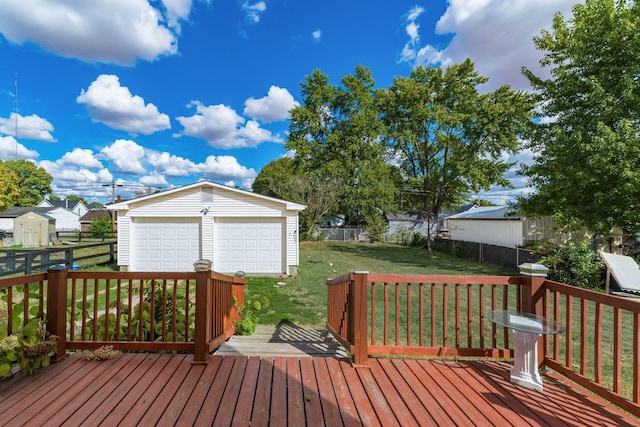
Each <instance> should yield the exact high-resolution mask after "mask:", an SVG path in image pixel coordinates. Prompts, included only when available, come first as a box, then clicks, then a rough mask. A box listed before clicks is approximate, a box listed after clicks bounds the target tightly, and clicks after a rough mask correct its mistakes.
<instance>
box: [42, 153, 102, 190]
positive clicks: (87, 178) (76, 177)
mask: <svg viewBox="0 0 640 427" xmlns="http://www.w3.org/2000/svg"><path fill="white" fill-rule="evenodd" d="M38 166H40V167H42V168H44V169H45V170H46V171H47V172H48V173H49V175H51V176H52V177H53V179H54V180H55V181H56V182H57V184H58V185H59V186H63V187H69V186H70V187H72V188H75V187H78V183H81V184H82V186H83V187H84V186H86V184H94V183H100V182H107V181H111V179H112V178H113V176H112V175H111V173H110V172H109V171H108V170H107V169H105V168H102V169H100V170H99V171H97V172H94V171H91V170H89V169H87V168H84V167H79V168H73V167H69V164H68V163H66V162H65V161H64V160H63V159H58V160H56V161H55V162H52V161H50V160H42V161H40V162H38ZM65 184H67V185H65Z"/></svg>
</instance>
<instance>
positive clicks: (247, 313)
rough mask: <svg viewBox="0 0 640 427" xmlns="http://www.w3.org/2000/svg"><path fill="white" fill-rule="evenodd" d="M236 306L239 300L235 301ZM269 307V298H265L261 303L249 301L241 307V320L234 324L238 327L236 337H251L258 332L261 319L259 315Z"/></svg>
mask: <svg viewBox="0 0 640 427" xmlns="http://www.w3.org/2000/svg"><path fill="white" fill-rule="evenodd" d="M233 303H234V305H235V304H237V300H236V299H235V297H234V299H233ZM267 307H269V298H267V297H264V298H262V300H261V301H258V300H253V301H251V300H247V301H246V302H245V304H244V305H243V306H242V307H240V320H237V321H235V322H234V325H235V327H236V335H251V334H253V333H254V332H255V331H256V325H257V324H258V321H259V320H260V318H259V317H258V313H260V311H262V310H263V309H265V308H267Z"/></svg>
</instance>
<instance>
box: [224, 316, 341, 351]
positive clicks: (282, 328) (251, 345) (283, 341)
mask: <svg viewBox="0 0 640 427" xmlns="http://www.w3.org/2000/svg"><path fill="white" fill-rule="evenodd" d="M215 354H217V355H223V356H296V357H299V356H308V357H348V354H347V352H346V350H345V349H344V348H343V347H342V346H341V345H340V344H339V343H338V342H337V341H336V340H335V339H334V338H333V337H332V336H331V334H329V333H328V332H327V331H325V330H318V329H308V328H304V327H300V326H298V325H296V324H293V323H289V322H281V323H279V324H278V325H276V326H268V325H258V326H257V327H256V332H255V333H254V334H253V335H250V336H239V335H234V336H232V337H231V338H230V339H229V340H228V341H226V342H225V343H224V344H222V345H221V346H220V348H218V350H217V351H216V352H215Z"/></svg>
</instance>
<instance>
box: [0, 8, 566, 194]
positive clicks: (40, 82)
mask: <svg viewBox="0 0 640 427" xmlns="http://www.w3.org/2000/svg"><path fill="white" fill-rule="evenodd" d="M574 2H575V1H573V0H569V1H566V0H535V1H534V0H448V1H446V0H428V1H427V0H423V1H422V2H415V1H405V0H394V1H388V0H387V1H383V0H369V1H356V0H353V1H344V0H323V1H315V0H309V1H294V0H263V1H260V0H258V1H256V0H248V1H244V0H240V1H236V0H209V1H204V0H90V1H88V0H48V1H44V2H43V1H41V0H2V1H0V159H2V160H13V159H16V158H18V159H29V160H32V161H34V162H35V163H36V164H38V166H41V167H43V168H45V169H46V170H47V171H48V172H49V173H50V174H51V175H52V176H53V178H54V181H53V190H54V191H53V193H54V194H55V195H58V196H61V197H65V196H67V195H70V194H77V195H81V196H84V197H85V198H86V199H87V200H89V201H99V202H101V203H105V202H110V201H111V196H112V193H111V183H112V182H115V183H117V184H118V185H119V187H117V190H116V194H117V195H121V196H122V197H124V198H128V197H131V196H132V195H133V193H134V192H135V191H142V190H144V189H148V188H154V189H155V188H157V189H167V188H171V187H173V186H177V185H184V184H189V183H192V182H195V181H197V180H199V179H201V178H206V179H210V180H212V181H215V182H219V183H222V184H226V185H234V186H240V187H242V188H250V186H251V183H252V182H253V180H254V179H255V177H256V175H257V174H258V173H259V172H260V169H261V168H262V167H263V166H264V165H266V164H267V163H269V162H270V161H272V160H275V159H277V158H280V157H282V156H285V155H287V152H286V150H285V148H284V141H285V140H286V138H287V130H288V125H289V122H288V110H289V109H290V108H292V107H293V106H295V105H296V104H297V103H298V102H300V100H301V97H300V82H302V81H303V80H304V78H305V76H306V75H308V74H310V73H311V72H312V71H313V70H314V69H320V70H322V71H323V72H324V73H325V74H328V75H329V76H330V77H331V82H332V83H334V84H339V80H340V78H342V77H343V76H344V75H346V74H349V73H352V72H353V71H354V69H355V67H356V65H358V64H362V65H365V66H367V67H369V68H370V69H371V70H372V73H373V77H374V79H375V80H376V82H377V84H378V86H379V87H386V86H388V85H389V84H390V83H391V82H392V80H393V77H394V76H407V75H409V73H410V72H411V69H412V68H413V67H415V66H417V65H422V66H429V65H445V66H446V65H447V64H451V63H458V62H461V61H463V60H464V59H465V58H467V57H469V58H471V59H472V60H473V61H474V62H475V64H476V68H477V70H478V71H479V72H480V73H481V74H483V75H485V76H487V77H489V78H490V81H489V83H487V84H486V85H485V88H486V89H487V90H490V89H494V88H496V87H498V86H499V85H502V84H511V85H512V86H513V87H514V88H517V89H524V90H526V89H528V85H527V82H526V80H525V79H524V78H523V77H522V75H521V73H520V69H521V67H522V66H527V67H529V68H532V69H537V68H538V67H537V63H538V60H539V59H540V56H541V54H540V53H539V52H537V51H535V49H534V47H533V43H532V37H533V36H534V35H539V34H540V31H541V30H542V29H543V28H549V27H550V24H551V19H552V16H553V14H554V13H555V12H558V11H560V12H561V13H563V14H564V15H565V16H570V11H571V6H572V5H573V3H574ZM16 76H17V84H16ZM16 88H17V91H16ZM16 92H17V97H16ZM16 100H17V103H16ZM16 106H17V108H16ZM16 111H17V127H16ZM16 128H17V138H16ZM530 158H531V153H526V152H523V153H520V155H519V156H518V157H517V160H520V161H527V160H528V159H530ZM508 177H509V178H512V180H513V182H514V184H515V185H516V189H515V190H510V191H505V190H503V189H499V188H496V189H492V191H491V192H490V193H489V194H483V195H481V196H483V197H484V198H487V199H489V200H491V201H494V202H497V203H499V202H502V201H505V200H507V199H509V198H512V197H513V196H514V195H517V194H521V193H522V192H526V191H528V190H527V188H526V182H524V181H523V180H522V179H521V178H518V177H515V173H514V171H511V172H509V175H508ZM105 185H108V186H105Z"/></svg>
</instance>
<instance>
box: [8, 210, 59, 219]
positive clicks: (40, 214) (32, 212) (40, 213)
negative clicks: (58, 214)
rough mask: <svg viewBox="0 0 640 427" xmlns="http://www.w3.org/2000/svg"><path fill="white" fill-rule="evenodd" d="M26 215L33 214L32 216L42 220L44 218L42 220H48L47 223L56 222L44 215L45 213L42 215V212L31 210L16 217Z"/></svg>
mask: <svg viewBox="0 0 640 427" xmlns="http://www.w3.org/2000/svg"><path fill="white" fill-rule="evenodd" d="M27 214H34V215H37V216H39V217H42V218H44V219H46V220H48V221H55V220H56V219H55V218H54V217H52V216H49V215H47V214H46V213H44V212H38V211H34V210H33V209H31V210H28V211H27V212H25V213H23V214H22V215H18V217H21V216H24V215H27ZM16 218H17V217H16Z"/></svg>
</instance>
